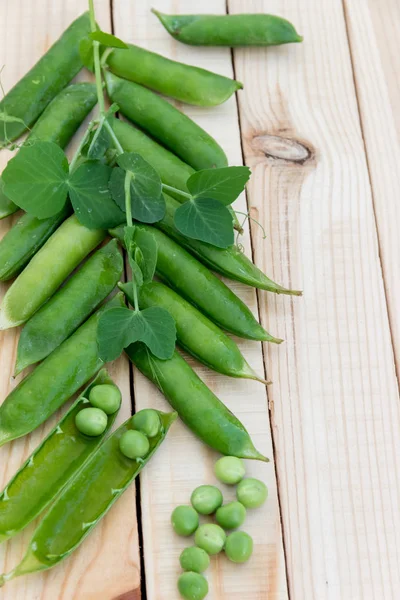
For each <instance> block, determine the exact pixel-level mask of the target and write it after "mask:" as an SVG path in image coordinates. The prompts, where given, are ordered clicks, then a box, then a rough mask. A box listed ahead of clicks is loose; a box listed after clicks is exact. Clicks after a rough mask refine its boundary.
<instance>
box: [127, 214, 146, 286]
mask: <svg viewBox="0 0 400 600" xmlns="http://www.w3.org/2000/svg"><path fill="white" fill-rule="evenodd" d="M135 231H136V227H134V226H127V227H125V228H124V244H125V248H126V252H127V254H128V261H129V266H130V267H131V270H132V279H133V281H134V282H135V285H136V287H141V286H142V285H143V273H142V270H141V268H140V266H139V265H138V263H137V261H136V250H137V246H136V244H135V241H134V240H135Z"/></svg>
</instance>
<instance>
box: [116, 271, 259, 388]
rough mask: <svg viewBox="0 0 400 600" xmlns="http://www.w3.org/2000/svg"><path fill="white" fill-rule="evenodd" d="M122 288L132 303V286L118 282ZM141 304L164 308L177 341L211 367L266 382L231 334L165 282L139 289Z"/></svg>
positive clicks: (221, 371) (150, 284)
mask: <svg viewBox="0 0 400 600" xmlns="http://www.w3.org/2000/svg"><path fill="white" fill-rule="evenodd" d="M119 288H120V289H121V290H122V291H123V292H124V294H125V296H126V297H127V298H128V300H129V303H130V304H131V305H132V306H133V304H134V300H133V296H132V285H130V284H129V283H125V284H119ZM139 306H140V308H142V309H143V308H149V307H150V306H161V307H162V308H165V309H166V310H167V311H168V312H169V314H170V315H171V316H172V317H173V319H174V321H175V325H176V333H177V339H178V344H179V345H180V346H181V347H182V348H184V349H185V350H187V352H189V353H190V354H191V355H192V356H194V357H195V358H197V359H198V360H199V361H200V362H202V363H203V364H205V365H207V367H210V369H213V370H214V371H217V372H218V373H222V374H223V375H229V376H230V377H243V378H245V379H256V380H257V381H261V382H262V383H266V381H265V380H264V379H261V378H260V377H258V376H257V375H256V374H255V373H254V371H253V369H252V368H251V367H250V366H249V365H248V364H247V362H246V360H245V358H244V356H243V354H242V353H241V352H240V350H239V348H238V346H237V344H235V342H234V341H233V340H232V339H231V338H230V337H228V336H227V335H226V334H225V333H224V332H223V331H221V329H220V328H219V327H217V326H216V325H215V324H214V323H213V322H212V321H210V320H209V319H208V318H207V317H206V316H205V315H203V314H202V313H201V312H200V311H199V310H197V308H195V307H194V306H192V305H191V304H189V302H187V301H186V300H184V298H181V296H179V295H178V294H177V293H176V292H174V291H173V290H171V289H170V288H169V287H167V286H166V285H164V284H163V283H159V282H157V281H152V282H150V283H146V284H145V285H143V286H142V287H141V288H140V290H139Z"/></svg>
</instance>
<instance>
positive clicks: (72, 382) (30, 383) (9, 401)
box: [0, 294, 124, 446]
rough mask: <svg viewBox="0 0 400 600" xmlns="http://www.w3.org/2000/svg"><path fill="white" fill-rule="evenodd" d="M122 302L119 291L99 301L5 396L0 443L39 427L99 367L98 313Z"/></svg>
mask: <svg viewBox="0 0 400 600" xmlns="http://www.w3.org/2000/svg"><path fill="white" fill-rule="evenodd" d="M123 305H124V302H123V294H118V295H117V296H116V297H115V298H113V300H112V301H111V302H108V303H107V304H105V305H103V306H102V307H101V308H100V309H99V310H98V311H97V312H96V313H95V314H94V315H92V316H91V317H90V319H88V320H87V321H86V322H85V323H84V324H83V325H81V326H80V327H79V329H77V331H75V333H74V334H72V335H71V337H69V338H68V339H67V340H65V342H63V343H62V344H61V346H59V347H58V348H57V349H56V350H54V352H52V353H51V354H50V356H48V357H47V358H46V359H45V360H44V361H43V362H42V363H40V365H38V366H37V367H36V369H35V370H34V371H32V373H30V374H29V375H28V376H27V377H25V379H23V380H22V381H21V383H19V384H18V385H17V387H16V388H15V389H14V390H13V391H12V392H11V393H10V394H9V395H8V396H7V398H6V399H5V400H4V402H3V404H2V405H1V406H0V446H2V445H3V444H6V443H7V442H11V441H12V440H15V439H16V438H19V437H22V436H23V435H26V434H27V433H30V432H31V431H33V430H34V429H36V427H39V425H41V424H42V423H43V422H44V421H46V419H48V418H49V417H50V416H51V415H52V414H53V413H54V412H55V411H56V410H58V409H59V408H60V406H62V405H63V404H64V402H66V400H68V398H70V397H71V396H72V395H73V394H75V392H77V391H78V390H79V388H80V387H82V385H84V384H85V383H86V382H87V381H89V379H90V378H91V377H93V375H95V374H96V373H97V371H98V370H99V369H101V367H102V366H103V364H104V363H103V361H102V360H101V358H100V357H99V351H98V346H97V325H98V322H99V318H100V315H101V314H102V313H103V312H104V311H105V310H107V309H108V308H111V307H113V306H123Z"/></svg>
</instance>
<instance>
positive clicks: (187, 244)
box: [154, 194, 302, 296]
mask: <svg viewBox="0 0 400 600" xmlns="http://www.w3.org/2000/svg"><path fill="white" fill-rule="evenodd" d="M164 197H165V203H166V207H167V210H166V213H165V216H164V218H163V219H162V220H161V221H158V223H155V224H154V225H155V227H157V228H159V229H161V231H163V232H164V233H166V234H167V235H168V236H169V237H171V238H172V239H173V240H175V241H176V242H178V244H180V245H181V246H183V247H184V248H186V250H188V252H190V253H191V254H193V255H194V256H196V258H198V259H199V260H200V261H201V262H202V263H204V264H205V265H207V266H208V267H210V269H212V270H213V271H217V272H218V273H221V275H223V276H224V277H228V278H229V279H235V280H236V281H241V282H242V283H245V284H246V285H250V286H252V287H255V288H259V289H261V290H267V291H268V292H275V293H276V294H290V295H292V296H301V294H302V293H301V292H299V291H297V290H288V289H286V288H284V287H282V286H281V285H279V284H278V283H275V282H274V281H272V280H271V279H269V277H267V276H266V275H264V273H263V272H262V271H260V269H259V268H258V267H256V265H254V264H253V263H252V262H251V260H249V259H248V258H247V256H246V255H245V254H244V253H243V252H242V251H241V250H240V249H239V248H238V247H237V246H229V247H228V248H224V249H222V248H217V247H216V246H211V245H210V244H205V243H204V242H200V241H199V240H194V239H192V238H188V237H186V236H184V235H182V234H181V233H179V231H178V230H177V229H176V227H175V225H174V214H175V211H176V209H177V207H178V206H179V202H176V201H175V200H174V199H173V198H171V197H170V196H168V195H167V194H164Z"/></svg>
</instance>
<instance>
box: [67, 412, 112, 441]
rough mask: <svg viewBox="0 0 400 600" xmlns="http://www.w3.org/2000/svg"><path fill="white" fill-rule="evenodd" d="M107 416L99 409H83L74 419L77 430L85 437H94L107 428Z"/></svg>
mask: <svg viewBox="0 0 400 600" xmlns="http://www.w3.org/2000/svg"><path fill="white" fill-rule="evenodd" d="M107 422H108V419H107V415H106V413H105V412H104V411H103V410H100V408H84V409H82V410H81V411H79V412H78V414H77V415H76V417H75V425H76V427H77V429H78V430H79V431H80V432H81V433H84V434H85V435H90V436H91V437H96V436H98V435H101V434H102V433H104V431H105V430H106V427H107Z"/></svg>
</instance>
